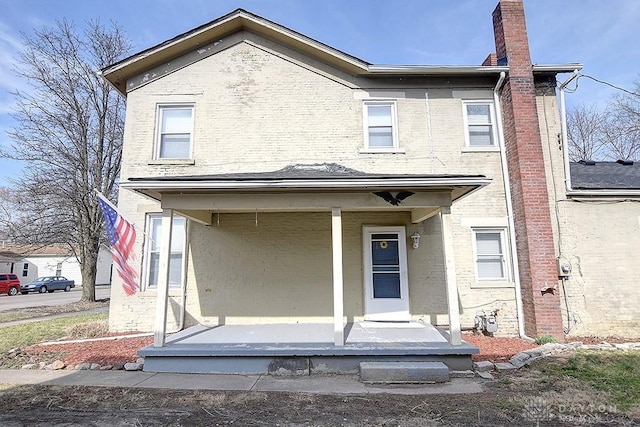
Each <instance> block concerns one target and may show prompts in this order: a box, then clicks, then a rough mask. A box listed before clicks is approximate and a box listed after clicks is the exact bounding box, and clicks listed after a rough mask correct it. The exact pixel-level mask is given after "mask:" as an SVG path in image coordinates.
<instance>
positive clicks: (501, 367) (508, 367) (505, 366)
mask: <svg viewBox="0 0 640 427" xmlns="http://www.w3.org/2000/svg"><path fill="white" fill-rule="evenodd" d="M494 366H495V367H496V370H498V371H499V372H511V371H515V370H516V369H517V368H516V367H515V366H513V365H512V364H511V363H507V362H498V363H495V364H494Z"/></svg>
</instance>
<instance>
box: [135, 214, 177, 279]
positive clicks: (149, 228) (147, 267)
mask: <svg viewBox="0 0 640 427" xmlns="http://www.w3.org/2000/svg"><path fill="white" fill-rule="evenodd" d="M176 219H182V220H184V241H183V242H182V243H183V245H182V262H181V266H182V276H181V277H180V284H178V285H173V286H172V285H171V284H169V290H170V291H171V290H177V289H181V288H182V287H183V286H184V285H185V282H186V280H185V278H186V274H187V272H186V268H187V224H188V221H187V218H186V217H183V216H181V215H173V220H174V221H175V220H176ZM156 220H157V221H162V213H158V212H150V213H147V214H146V218H145V233H146V234H145V236H146V238H145V244H144V248H143V251H142V257H143V262H142V281H141V289H142V290H144V291H151V292H156V291H157V290H158V287H157V286H150V284H149V279H150V277H151V274H150V272H151V253H152V252H151V247H152V245H153V242H152V241H151V239H153V238H154V236H153V223H154V221H156ZM173 228H174V230H175V225H174V226H173ZM156 238H159V236H157V237H156ZM158 246H159V244H158ZM154 252H155V251H154ZM158 252H160V249H159V247H158ZM169 256H171V254H169Z"/></svg>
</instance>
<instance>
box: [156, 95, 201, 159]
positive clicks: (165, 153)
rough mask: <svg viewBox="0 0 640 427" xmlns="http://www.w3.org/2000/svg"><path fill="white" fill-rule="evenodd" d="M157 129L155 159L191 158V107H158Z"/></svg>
mask: <svg viewBox="0 0 640 427" xmlns="http://www.w3.org/2000/svg"><path fill="white" fill-rule="evenodd" d="M157 128H158V136H157V141H156V158H158V159H189V158H191V142H192V130H193V105H171V106H160V107H159V108H158V126H157Z"/></svg>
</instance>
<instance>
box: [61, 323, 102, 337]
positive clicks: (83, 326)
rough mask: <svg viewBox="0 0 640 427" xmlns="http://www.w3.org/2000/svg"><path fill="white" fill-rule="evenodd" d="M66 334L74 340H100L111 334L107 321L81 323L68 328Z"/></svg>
mask: <svg viewBox="0 0 640 427" xmlns="http://www.w3.org/2000/svg"><path fill="white" fill-rule="evenodd" d="M66 333H67V337H68V339H73V340H79V339H85V338H100V337H103V336H105V335H107V334H108V333H109V323H108V322H107V321H106V320H101V321H97V322H88V323H80V324H77V325H73V326H70V327H69V328H67V330H66Z"/></svg>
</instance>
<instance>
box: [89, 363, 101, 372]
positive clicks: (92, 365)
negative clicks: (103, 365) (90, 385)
mask: <svg viewBox="0 0 640 427" xmlns="http://www.w3.org/2000/svg"><path fill="white" fill-rule="evenodd" d="M89 369H91V370H92V371H97V370H98V369H100V364H99V363H92V364H91V366H90V367H89Z"/></svg>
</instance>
